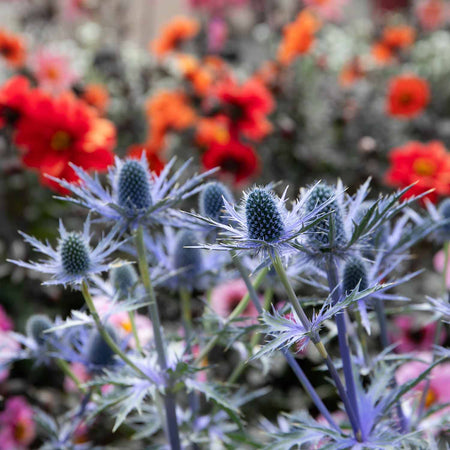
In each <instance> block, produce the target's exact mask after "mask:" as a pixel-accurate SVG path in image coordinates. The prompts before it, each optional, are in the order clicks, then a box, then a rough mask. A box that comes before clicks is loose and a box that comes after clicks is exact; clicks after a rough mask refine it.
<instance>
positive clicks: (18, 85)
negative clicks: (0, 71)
mask: <svg viewBox="0 0 450 450" xmlns="http://www.w3.org/2000/svg"><path fill="white" fill-rule="evenodd" d="M29 95H30V82H29V81H28V79H27V78H25V77H23V76H14V77H11V78H10V79H9V80H8V81H6V83H5V84H3V86H1V87H0V129H1V128H3V127H4V126H6V125H14V124H16V123H17V121H18V120H19V119H20V117H21V116H22V114H23V112H24V110H25V109H26V105H27V102H28V98H29Z"/></svg>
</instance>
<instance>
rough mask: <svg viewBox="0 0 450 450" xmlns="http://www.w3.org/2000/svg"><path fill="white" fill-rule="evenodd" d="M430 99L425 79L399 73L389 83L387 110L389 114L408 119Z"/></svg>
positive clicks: (418, 112)
mask: <svg viewBox="0 0 450 450" xmlns="http://www.w3.org/2000/svg"><path fill="white" fill-rule="evenodd" d="M429 101H430V89H429V87H428V83H427V81H426V80H424V79H422V78H419V77H417V76H415V75H400V76H397V77H395V78H393V79H392V80H391V82H390V85H389V92H388V97H387V110H388V112H389V114H390V115H391V116H394V117H398V118H401V119H409V118H412V117H416V116H417V115H419V114H420V113H421V112H422V111H423V109H424V108H425V107H426V106H427V104H428V102H429Z"/></svg>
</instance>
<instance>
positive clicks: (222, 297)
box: [211, 279, 258, 324]
mask: <svg viewBox="0 0 450 450" xmlns="http://www.w3.org/2000/svg"><path fill="white" fill-rule="evenodd" d="M246 293H247V287H246V286H245V283H244V281H243V280H241V279H239V280H231V281H226V282H225V283H222V284H220V285H218V286H216V287H215V288H214V289H213V290H212V293H211V308H212V309H213V310H214V311H215V312H216V313H217V314H218V315H219V316H220V317H224V318H226V317H228V316H229V315H230V314H231V312H232V311H233V309H234V308H235V307H236V306H237V305H238V303H239V302H240V301H241V299H242V297H244V295H245V294H246ZM242 315H243V316H247V317H250V319H249V320H245V321H244V322H243V323H245V324H252V323H255V322H256V317H258V311H257V310H256V308H255V306H254V305H253V303H252V302H251V301H250V302H249V303H248V306H247V307H246V309H245V310H244V312H243V314H242Z"/></svg>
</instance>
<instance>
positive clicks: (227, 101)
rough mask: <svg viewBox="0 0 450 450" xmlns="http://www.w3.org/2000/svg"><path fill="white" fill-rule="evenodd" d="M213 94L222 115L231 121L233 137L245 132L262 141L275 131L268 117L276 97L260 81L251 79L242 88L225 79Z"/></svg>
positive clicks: (229, 122)
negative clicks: (219, 105) (218, 103)
mask: <svg viewBox="0 0 450 450" xmlns="http://www.w3.org/2000/svg"><path fill="white" fill-rule="evenodd" d="M213 95H214V96H215V97H216V98H217V99H218V100H219V102H220V104H221V114H220V116H222V115H223V117H224V118H225V119H226V121H227V122H228V124H229V128H230V130H231V134H235V133H234V132H236V133H242V134H243V135H244V136H245V137H247V138H249V139H252V140H254V141H259V140H261V139H262V138H263V137H265V136H266V135H267V134H268V133H270V131H271V130H272V125H271V124H270V122H269V121H268V120H267V115H268V114H269V113H270V112H271V111H272V110H273V107H274V102H273V98H272V95H271V94H270V92H269V90H268V89H267V88H266V87H265V86H264V84H263V83H262V82H261V81H259V80H258V79H256V78H251V79H250V80H248V81H247V82H245V83H244V84H242V85H239V84H237V83H236V82H235V81H234V80H233V79H231V78H228V79H225V80H222V81H221V82H219V83H218V84H217V85H216V87H215V90H214V93H213Z"/></svg>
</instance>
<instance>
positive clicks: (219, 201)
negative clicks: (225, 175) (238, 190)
mask: <svg viewBox="0 0 450 450" xmlns="http://www.w3.org/2000/svg"><path fill="white" fill-rule="evenodd" d="M224 198H225V199H226V200H227V201H228V202H230V203H231V202H233V200H234V199H233V194H232V193H231V192H230V190H229V189H228V188H227V187H226V186H225V185H224V184H223V183H220V182H218V181H213V182H211V183H207V184H206V185H205V187H204V188H203V189H202V191H201V192H200V196H199V211H200V214H201V215H202V216H205V217H208V218H210V219H212V220H215V221H216V222H222V214H223V213H224V202H223V199H224Z"/></svg>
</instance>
